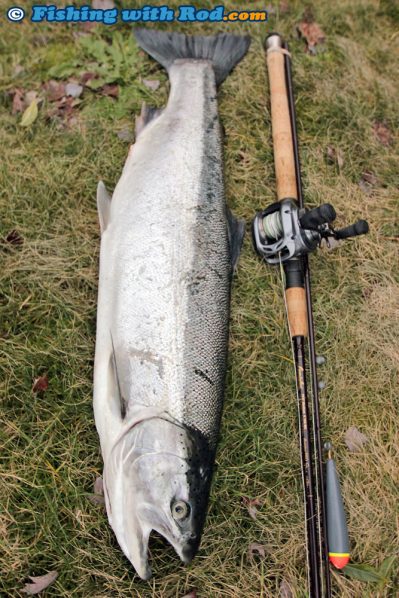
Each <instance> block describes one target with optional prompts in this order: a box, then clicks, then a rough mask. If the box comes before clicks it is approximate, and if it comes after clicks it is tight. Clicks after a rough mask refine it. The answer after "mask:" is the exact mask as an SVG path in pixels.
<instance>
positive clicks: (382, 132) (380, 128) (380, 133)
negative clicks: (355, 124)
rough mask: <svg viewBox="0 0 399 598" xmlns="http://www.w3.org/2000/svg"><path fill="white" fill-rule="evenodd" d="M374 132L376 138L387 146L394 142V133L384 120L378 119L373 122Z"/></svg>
mask: <svg viewBox="0 0 399 598" xmlns="http://www.w3.org/2000/svg"><path fill="white" fill-rule="evenodd" d="M373 133H374V136H375V138H376V139H378V141H379V142H380V143H382V145H384V146H385V147H388V146H389V145H391V143H392V133H391V131H390V130H389V129H388V127H387V125H386V124H385V123H383V122H379V121H376V122H375V123H374V124H373Z"/></svg>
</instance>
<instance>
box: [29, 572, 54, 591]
mask: <svg viewBox="0 0 399 598" xmlns="http://www.w3.org/2000/svg"><path fill="white" fill-rule="evenodd" d="M28 577H29V579H30V580H31V581H32V583H27V584H26V585H25V587H24V588H22V590H21V591H22V592H24V594H28V595H29V596H34V595H35V594H39V593H40V592H42V591H43V590H45V589H46V588H48V587H49V585H51V584H52V583H54V582H55V580H56V579H57V577H58V571H50V572H49V573H46V575H40V576H39V577H33V576H32V575H28Z"/></svg>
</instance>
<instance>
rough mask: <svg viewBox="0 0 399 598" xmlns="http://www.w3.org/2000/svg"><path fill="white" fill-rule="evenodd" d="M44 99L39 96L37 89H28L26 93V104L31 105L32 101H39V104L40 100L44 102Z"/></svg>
mask: <svg viewBox="0 0 399 598" xmlns="http://www.w3.org/2000/svg"><path fill="white" fill-rule="evenodd" d="M42 101H43V100H42V99H41V98H39V94H38V93H37V91H34V90H32V91H27V92H26V94H25V104H26V106H29V105H30V104H32V102H37V104H39V103H40V102H42Z"/></svg>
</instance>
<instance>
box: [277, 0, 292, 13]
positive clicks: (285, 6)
mask: <svg viewBox="0 0 399 598" xmlns="http://www.w3.org/2000/svg"><path fill="white" fill-rule="evenodd" d="M289 10H290V6H289V2H288V0H281V2H280V4H279V11H280V14H281V15H285V14H286V13H287V12H288V11H289Z"/></svg>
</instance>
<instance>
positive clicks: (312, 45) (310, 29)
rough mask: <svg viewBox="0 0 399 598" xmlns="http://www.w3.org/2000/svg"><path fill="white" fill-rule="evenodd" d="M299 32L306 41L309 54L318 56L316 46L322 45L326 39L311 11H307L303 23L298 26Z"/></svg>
mask: <svg viewBox="0 0 399 598" xmlns="http://www.w3.org/2000/svg"><path fill="white" fill-rule="evenodd" d="M297 31H298V33H299V35H300V36H301V37H303V38H304V39H305V40H306V43H307V47H306V49H307V51H308V52H309V54H316V46H317V45H318V44H322V43H323V42H324V41H325V39H326V36H325V34H324V32H323V31H322V30H321V27H320V25H318V24H317V23H316V22H315V20H314V18H313V15H312V14H311V12H310V11H309V10H308V11H305V14H304V15H303V21H302V22H301V23H299V24H298V25H297Z"/></svg>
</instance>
